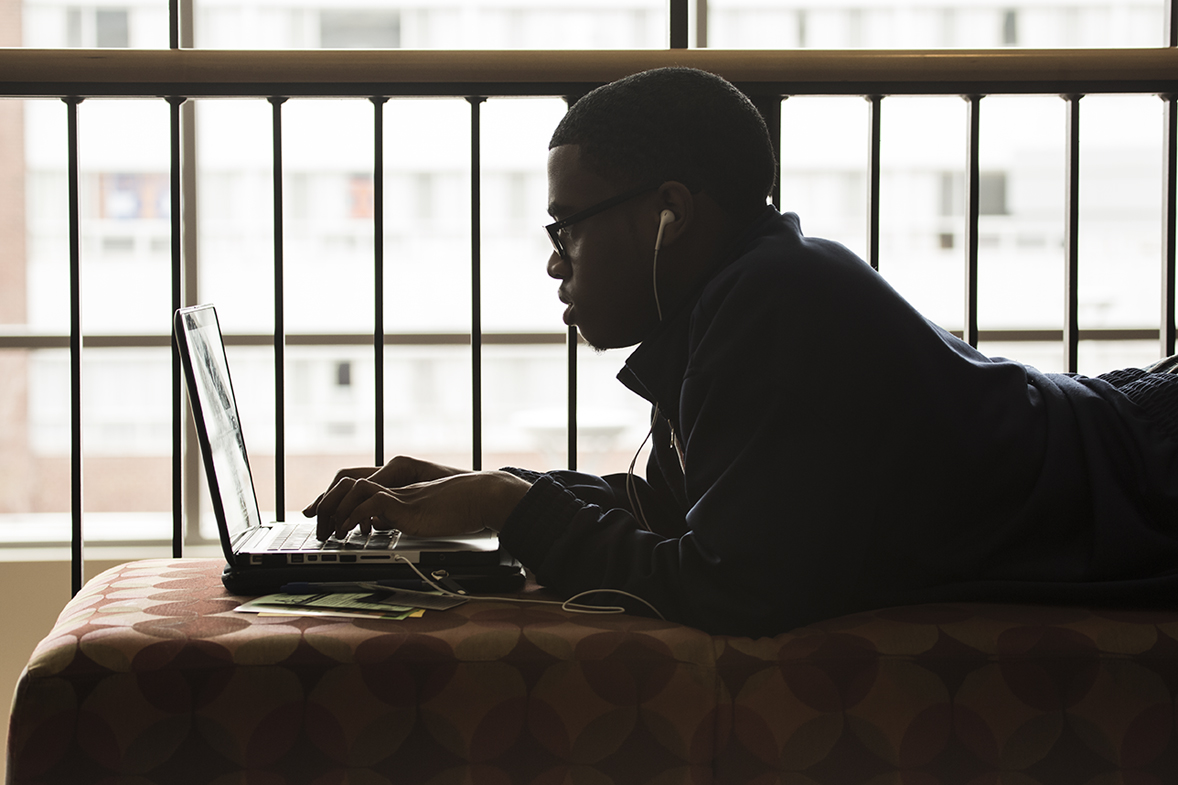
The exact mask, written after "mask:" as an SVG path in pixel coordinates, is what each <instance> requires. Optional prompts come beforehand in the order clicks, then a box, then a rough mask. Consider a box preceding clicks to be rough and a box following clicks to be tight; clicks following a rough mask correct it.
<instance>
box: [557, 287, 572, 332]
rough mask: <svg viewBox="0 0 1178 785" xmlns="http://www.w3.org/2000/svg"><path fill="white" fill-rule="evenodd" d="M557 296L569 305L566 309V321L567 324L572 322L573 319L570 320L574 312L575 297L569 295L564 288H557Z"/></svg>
mask: <svg viewBox="0 0 1178 785" xmlns="http://www.w3.org/2000/svg"><path fill="white" fill-rule="evenodd" d="M556 298H557V299H558V300H560V301H561V302H562V303H564V304H565V305H567V306H568V307H567V308H565V309H564V323H565V324H572V321H570V320H571V318H572V314H573V298H571V297H569V296H568V294H567V293H566V292H565V290H564V289H558V290H557V292H556Z"/></svg>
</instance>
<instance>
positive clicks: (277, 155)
mask: <svg viewBox="0 0 1178 785" xmlns="http://www.w3.org/2000/svg"><path fill="white" fill-rule="evenodd" d="M268 100H269V101H270V104H271V106H272V107H273V124H274V125H273V140H272V142H271V146H272V150H271V154H272V155H273V159H274V164H273V166H274V334H273V335H272V336H271V341H272V343H273V345H274V505H275V506H274V509H275V510H276V511H277V512H276V514H277V516H278V520H279V521H282V520H285V516H286V513H285V512H284V511H285V510H286V460H285V459H286V433H285V423H286V412H285V403H286V400H285V399H286V394H285V393H286V390H285V387H284V381H285V378H286V374H285V359H286V357H285V354H284V346H285V339H284V335H283V332H284V331H285V323H284V316H285V314H284V312H283V307H282V306H283V278H282V254H283V247H282V104H283V103H284V102H285V101H286V100H287V99H286V98H283V97H280V96H273V97H271V98H269V99H268Z"/></svg>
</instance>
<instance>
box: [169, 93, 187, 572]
mask: <svg viewBox="0 0 1178 785" xmlns="http://www.w3.org/2000/svg"><path fill="white" fill-rule="evenodd" d="M184 100H185V99H183V98H181V97H178V96H171V97H169V98H168V99H167V101H168V109H169V113H170V120H171V140H170V141H171V166H170V171H169V179H170V185H171V194H170V198H171V201H170V204H171V219H172V310H171V313H170V314H169V319H168V324H171V323H172V320H171V318H170V316H171V314H174V313H175V312H176V311H177V309H179V308H180V307H181V306H183V304H184V299H183V298H184V286H183V283H184V268H183V255H182V244H181V237H182V231H181V227H182V225H183V224H182V223H181V221H182V219H183V217H184V216H183V212H182V211H183V205H182V200H181V192H180V183H181V180H180V177H181V168H180V138H181V133H180V107H181V105H182V104H183V103H184ZM182 390H183V383H182V382H181V379H180V351H179V347H178V346H177V345H176V343H175V341H173V342H172V558H174V559H179V558H180V557H181V556H183V555H184V398H183V392H182Z"/></svg>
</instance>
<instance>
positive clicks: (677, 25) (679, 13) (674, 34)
mask: <svg viewBox="0 0 1178 785" xmlns="http://www.w3.org/2000/svg"><path fill="white" fill-rule="evenodd" d="M667 6H668V8H667V22H668V24H667V27H668V29H669V31H670V46H671V48H672V49H686V48H687V41H688V35H687V0H668V2H667Z"/></svg>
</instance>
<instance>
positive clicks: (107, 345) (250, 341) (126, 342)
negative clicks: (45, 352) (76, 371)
mask: <svg viewBox="0 0 1178 785" xmlns="http://www.w3.org/2000/svg"><path fill="white" fill-rule="evenodd" d="M224 338H225V344H226V345H227V346H270V345H272V344H273V343H274V336H273V334H271V333H228V334H226V335H225V336H224ZM566 340H567V336H566V335H565V334H564V333H556V332H543V333H489V332H485V333H483V335H482V343H483V344H484V345H496V346H548V345H552V344H564V343H565V341H566ZM285 341H286V345H287V346H371V345H372V333H287V335H286V336H285ZM582 343H584V341H582ZM384 344H385V346H469V345H470V334H469V333H385V334H384ZM82 345H83V346H84V347H86V348H88V349H149V348H164V347H169V346H171V345H172V337H171V336H170V335H150V334H149V335H83V336H82ZM69 346H70V336H69V335H60V334H53V335H45V334H33V335H29V334H25V333H3V332H0V349H68V348H69Z"/></svg>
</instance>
